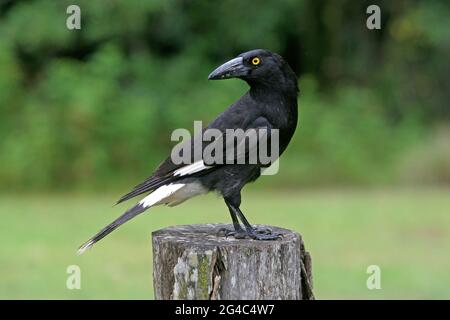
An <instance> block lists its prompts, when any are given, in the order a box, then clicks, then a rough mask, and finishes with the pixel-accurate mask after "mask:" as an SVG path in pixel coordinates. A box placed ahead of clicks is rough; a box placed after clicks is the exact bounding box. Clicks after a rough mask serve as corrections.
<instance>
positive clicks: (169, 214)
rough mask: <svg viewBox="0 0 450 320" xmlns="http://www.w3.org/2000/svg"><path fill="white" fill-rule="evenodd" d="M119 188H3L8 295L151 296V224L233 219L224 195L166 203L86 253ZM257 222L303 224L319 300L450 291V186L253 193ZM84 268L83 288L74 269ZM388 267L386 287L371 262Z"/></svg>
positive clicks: (250, 203) (250, 210) (2, 267)
mask: <svg viewBox="0 0 450 320" xmlns="http://www.w3.org/2000/svg"><path fill="white" fill-rule="evenodd" d="M117 196H118V194H115V195H111V194H108V195H93V194H92V195H85V194H81V195H80V194H67V195H2V196H0V213H1V217H2V223H1V226H0V234H1V239H0V240H1V241H0V298H3V299H4V298H26V299H48V298H55V299H63V298H68V299H81V298H84V299H90V298H97V299H107V298H118V299H151V298H153V289H152V285H151V283H152V278H151V274H152V270H151V266H152V257H151V244H150V232H151V231H152V230H156V229H159V228H163V227H165V226H169V225H175V224H190V223H203V222H221V221H226V222H228V221H229V216H228V213H227V210H226V208H225V205H224V204H223V202H222V200H220V199H218V198H216V197H215V196H213V195H208V196H203V197H199V198H197V199H194V200H191V201H189V202H186V203H185V204H183V205H182V206H179V207H177V208H164V207H159V208H155V209H153V210H151V211H148V213H147V214H145V215H143V216H140V217H138V218H136V219H135V220H133V221H131V222H129V223H127V224H126V225H125V226H123V227H122V228H120V229H119V230H117V231H116V232H114V233H112V234H111V235H110V236H109V237H107V238H106V239H104V240H103V241H102V242H100V243H99V244H98V245H97V246H95V247H94V248H93V249H92V250H90V251H88V252H87V253H85V254H84V255H82V256H76V255H75V252H76V249H77V247H78V245H80V244H81V243H82V242H84V241H85V240H86V239H87V238H88V237H90V236H91V235H92V234H93V233H94V232H96V231H97V230H98V229H99V228H101V227H103V226H104V225H105V224H107V223H109V222H110V221H111V220H112V219H113V218H115V217H116V216H117V215H119V214H120V213H121V212H122V211H123V210H124V209H125V208H126V205H125V206H123V205H120V206H116V207H113V206H112V205H111V204H112V203H114V200H115V199H116V198H117ZM243 210H244V212H245V213H246V214H247V217H248V218H249V220H250V221H252V222H254V223H264V224H272V225H278V226H282V227H286V228H290V229H294V230H297V231H299V232H300V233H301V234H302V235H303V237H304V240H305V243H306V247H307V249H308V250H309V251H310V252H311V255H312V258H313V272H314V285H315V293H316V296H317V298H319V299H327V298H337V299H347V298H355V299H362V298H368V299H380V298H388V299H391V298H400V299H403V298H405V299H407V298H437V299H442V298H446V299H450V189H437V188H423V189H382V190H341V191H338V190H334V191H285V192H281V191H280V192H278V193H270V192H267V191H265V192H253V193H249V192H247V193H245V194H244V207H243ZM74 264H75V265H79V266H80V267H81V283H82V284H81V289H80V290H68V289H67V288H66V278H67V276H68V275H67V274H66V268H67V266H69V265H74ZM369 265H379V266H380V268H381V272H382V274H381V286H382V289H381V290H372V291H370V290H368V289H367V287H366V279H367V277H368V275H367V274H366V269H367V267H368V266H369Z"/></svg>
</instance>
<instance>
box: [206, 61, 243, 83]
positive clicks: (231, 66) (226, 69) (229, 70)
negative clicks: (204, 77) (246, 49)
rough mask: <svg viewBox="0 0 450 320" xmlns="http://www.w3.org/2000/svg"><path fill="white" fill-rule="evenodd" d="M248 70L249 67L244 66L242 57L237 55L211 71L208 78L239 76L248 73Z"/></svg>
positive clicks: (219, 78)
mask: <svg viewBox="0 0 450 320" xmlns="http://www.w3.org/2000/svg"><path fill="white" fill-rule="evenodd" d="M247 72H248V68H247V67H246V66H244V64H243V59H242V57H237V58H234V59H232V60H230V61H228V62H225V63H224V64H223V65H221V66H220V67H218V68H217V69H216V70H214V71H213V72H211V73H210V75H209V76H208V80H221V79H230V78H238V77H242V76H245V75H247Z"/></svg>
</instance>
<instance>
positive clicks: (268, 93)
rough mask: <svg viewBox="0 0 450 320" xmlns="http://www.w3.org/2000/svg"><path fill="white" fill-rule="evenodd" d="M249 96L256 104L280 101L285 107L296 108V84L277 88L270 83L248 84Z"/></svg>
mask: <svg viewBox="0 0 450 320" xmlns="http://www.w3.org/2000/svg"><path fill="white" fill-rule="evenodd" d="M249 85H250V90H249V94H250V96H251V97H252V98H253V99H254V100H255V101H257V102H263V103H267V102H269V103H271V102H273V101H277V102H278V101H282V102H283V103H284V104H286V105H287V106H291V107H292V108H295V109H296V108H297V97H298V88H297V84H295V85H291V86H283V87H279V86H277V85H275V84H273V83H272V84H271V83H260V82H258V83H249Z"/></svg>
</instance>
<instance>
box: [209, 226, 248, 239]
mask: <svg viewBox="0 0 450 320" xmlns="http://www.w3.org/2000/svg"><path fill="white" fill-rule="evenodd" d="M217 235H218V236H219V237H226V238H228V237H233V238H235V239H245V238H248V234H247V232H245V231H244V229H242V228H235V229H229V228H220V229H219V230H218V231H217Z"/></svg>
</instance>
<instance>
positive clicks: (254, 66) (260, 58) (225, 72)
mask: <svg viewBox="0 0 450 320" xmlns="http://www.w3.org/2000/svg"><path fill="white" fill-rule="evenodd" d="M230 78H239V79H242V80H244V81H246V82H247V83H248V84H249V85H250V86H251V87H254V86H270V87H272V88H282V89H283V88H285V89H295V90H298V89H297V77H296V75H295V73H294V72H293V71H292V69H291V67H290V66H289V65H288V64H287V62H286V61H284V59H283V58H282V57H281V56H280V55H278V54H276V53H272V52H270V51H268V50H264V49H256V50H251V51H247V52H244V53H241V54H240V55H238V56H237V57H236V58H234V59H231V60H230V61H227V62H225V63H224V64H222V65H221V66H219V67H218V68H217V69H215V70H214V71H213V72H211V74H210V75H209V76H208V79H209V80H222V79H230Z"/></svg>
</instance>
